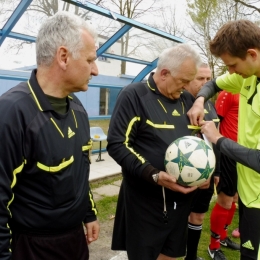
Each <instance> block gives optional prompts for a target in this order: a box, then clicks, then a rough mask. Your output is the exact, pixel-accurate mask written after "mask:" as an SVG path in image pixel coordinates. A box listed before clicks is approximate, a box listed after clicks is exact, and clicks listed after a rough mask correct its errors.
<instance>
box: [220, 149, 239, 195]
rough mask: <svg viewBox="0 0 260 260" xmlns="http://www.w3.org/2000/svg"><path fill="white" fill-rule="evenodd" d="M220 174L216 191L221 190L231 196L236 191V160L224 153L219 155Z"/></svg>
mask: <svg viewBox="0 0 260 260" xmlns="http://www.w3.org/2000/svg"><path fill="white" fill-rule="evenodd" d="M220 170H221V171H220V176H219V183H218V186H217V192H218V193H220V192H221V191H222V192H223V193H225V194H226V195H227V196H230V197H233V196H235V194H236V192H237V167H236V162H235V161H234V160H232V159H230V158H229V157H227V156H226V155H224V154H222V153H221V155H220Z"/></svg>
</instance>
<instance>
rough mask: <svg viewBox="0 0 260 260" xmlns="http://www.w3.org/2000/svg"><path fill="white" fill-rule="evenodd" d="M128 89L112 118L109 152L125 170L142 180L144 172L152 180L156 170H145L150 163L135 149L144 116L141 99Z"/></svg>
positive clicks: (119, 99)
mask: <svg viewBox="0 0 260 260" xmlns="http://www.w3.org/2000/svg"><path fill="white" fill-rule="evenodd" d="M140 84H142V83H140ZM128 87H129V86H128ZM128 87H126V88H125V89H123V90H122V91H121V92H120V94H119V96H118V98H117V102H116V106H115V108H114V111H113V114H112V116H111V120H110V124H109V129H108V136H107V142H108V144H107V151H108V153H109V155H110V156H111V157H112V158H113V159H114V160H115V161H116V162H117V163H118V164H119V165H120V166H121V167H122V168H123V170H124V169H125V170H127V172H128V173H131V174H134V175H136V176H138V177H140V178H143V176H142V175H143V172H144V173H146V174H144V175H145V176H146V177H148V178H149V179H150V180H151V178H152V177H151V174H152V173H153V172H154V170H153V169H152V168H150V167H149V168H148V169H146V170H145V168H146V167H147V166H148V165H150V163H149V162H148V161H147V160H146V159H145V158H144V157H143V155H142V154H139V153H138V152H136V151H135V149H134V145H135V140H136V137H137V135H138V131H140V129H139V124H140V118H142V115H141V112H140V108H139V107H140V104H139V102H140V101H139V97H138V96H137V94H136V93H135V91H134V90H133V88H132V87H130V88H128ZM137 87H142V86H141V85H140V86H139V85H138V86H137ZM123 173H124V172H123ZM144 178H145V177H144Z"/></svg>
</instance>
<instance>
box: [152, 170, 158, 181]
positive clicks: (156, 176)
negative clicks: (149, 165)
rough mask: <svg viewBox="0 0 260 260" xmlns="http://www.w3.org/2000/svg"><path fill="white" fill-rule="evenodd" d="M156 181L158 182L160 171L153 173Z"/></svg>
mask: <svg viewBox="0 0 260 260" xmlns="http://www.w3.org/2000/svg"><path fill="white" fill-rule="evenodd" d="M152 177H153V180H154V182H156V183H158V179H159V172H158V173H155V174H153V175H152Z"/></svg>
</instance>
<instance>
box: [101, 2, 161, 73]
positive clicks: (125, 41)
mask: <svg viewBox="0 0 260 260" xmlns="http://www.w3.org/2000/svg"><path fill="white" fill-rule="evenodd" d="M156 2H157V4H156ZM100 5H101V6H102V7H104V8H106V9H109V10H112V11H114V12H115V13H118V14H120V15H123V16H125V17H127V18H130V19H135V20H144V19H143V18H144V17H147V15H148V14H149V15H152V14H155V13H156V12H158V10H160V9H161V7H160V6H159V5H158V1H156V0H150V1H145V0H110V1H103V2H102V3H100ZM122 25H123V24H120V27H121V26H122ZM114 26H117V27H118V25H115V23H114ZM106 28H107V27H106ZM109 30H110V31H111V30H112V31H113V30H115V29H114V28H113V27H112V23H111V24H110V28H109ZM144 35H145V36H144ZM130 39H131V40H130ZM146 40H147V34H144V33H143V32H140V31H138V30H135V29H132V30H131V31H129V32H127V33H126V34H125V35H123V36H122V37H121V39H120V42H121V55H122V56H126V57H128V56H139V54H138V51H139V50H140V49H142V47H143V46H144V45H145V44H146ZM132 42H133V44H131V43H132ZM125 72H126V62H125V61H122V62H121V74H125Z"/></svg>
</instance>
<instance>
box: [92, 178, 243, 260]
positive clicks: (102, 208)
mask: <svg viewBox="0 0 260 260" xmlns="http://www.w3.org/2000/svg"><path fill="white" fill-rule="evenodd" d="M112 182H113V181H111V182H109V183H112ZM99 185H100V184H99ZM117 198H118V196H113V197H106V198H104V199H101V200H99V201H97V202H96V203H97V208H98V212H99V213H98V218H99V221H100V222H102V221H107V220H108V219H109V218H110V217H111V216H113V215H115V212H116V203H117ZM214 205H215V202H212V203H211V204H210V208H209V211H208V212H207V213H206V216H205V219H204V223H203V229H202V234H201V239H200V243H199V248H198V256H200V257H203V258H204V259H205V260H210V259H211V258H210V257H209V256H208V253H207V248H208V245H209V242H210V223H209V218H210V213H211V211H212V208H213V206H214ZM237 227H238V210H236V212H235V215H234V218H233V221H232V224H231V225H230V227H229V236H230V237H231V232H232V231H233V230H234V229H235V228H237ZM232 240H233V241H235V242H237V243H239V242H240V241H239V239H236V238H233V237H232ZM221 249H222V250H223V252H224V253H225V256H226V258H227V259H228V260H238V259H240V254H239V252H238V251H234V250H231V249H226V248H223V247H222V248H221ZM180 259H182V258H178V260H180Z"/></svg>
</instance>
